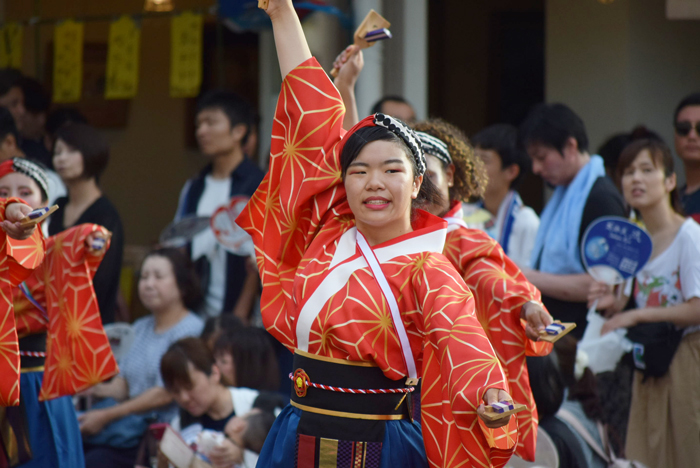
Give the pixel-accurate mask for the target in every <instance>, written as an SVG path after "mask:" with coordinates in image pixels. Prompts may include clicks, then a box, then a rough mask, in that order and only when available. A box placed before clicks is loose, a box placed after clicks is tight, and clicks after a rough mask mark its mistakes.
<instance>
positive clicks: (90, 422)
mask: <svg viewBox="0 0 700 468" xmlns="http://www.w3.org/2000/svg"><path fill="white" fill-rule="evenodd" d="M110 422H112V418H111V417H110V415H109V412H108V411H107V410H104V409H96V410H91V411H87V412H85V413H83V414H81V415H78V423H79V424H80V433H81V434H83V435H84V436H91V435H95V434H97V433H98V432H100V431H101V430H102V429H104V427H105V426H106V425H107V424H109V423H110Z"/></svg>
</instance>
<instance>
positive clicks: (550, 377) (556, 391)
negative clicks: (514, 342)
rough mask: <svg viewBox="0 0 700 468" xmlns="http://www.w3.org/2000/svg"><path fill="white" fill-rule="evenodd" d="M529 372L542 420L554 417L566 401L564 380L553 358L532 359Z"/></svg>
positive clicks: (528, 367) (528, 360)
mask: <svg viewBox="0 0 700 468" xmlns="http://www.w3.org/2000/svg"><path fill="white" fill-rule="evenodd" d="M526 360H527V371H528V373H529V374H530V388H532V395H533V396H534V397H535V404H536V405H537V412H538V413H539V416H540V419H544V418H546V417H548V416H554V415H555V414H557V411H559V407H560V406H561V404H562V402H563V401H564V390H565V388H566V385H564V379H563V378H562V376H561V373H560V372H559V369H557V365H556V364H555V363H554V360H553V359H552V357H551V356H542V357H530V356H528V357H527V358H526Z"/></svg>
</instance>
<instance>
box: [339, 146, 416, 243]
mask: <svg viewBox="0 0 700 468" xmlns="http://www.w3.org/2000/svg"><path fill="white" fill-rule="evenodd" d="M422 180H423V178H422V177H414V176H413V166H412V165H411V163H410V161H409V160H408V157H407V156H406V153H405V152H404V150H403V149H402V148H401V147H400V146H399V145H398V144H396V143H393V142H390V141H373V142H371V143H368V144H367V145H365V147H364V148H362V150H361V151H360V154H358V156H357V158H356V159H355V160H354V161H353V162H352V163H350V165H349V166H348V170H347V172H346V173H345V191H346V193H347V199H348V203H349V205H350V209H351V210H352V212H353V214H354V215H355V222H356V223H357V227H358V229H359V230H360V231H363V232H364V231H365V230H368V231H369V230H371V231H374V232H377V231H384V233H385V235H388V236H391V232H392V231H395V230H396V229H402V228H403V227H404V226H405V225H406V224H408V225H409V227H410V216H411V201H412V200H413V199H415V198H416V197H417V196H418V191H419V189H420V184H421V182H422ZM393 237H395V236H393ZM389 238H392V237H389Z"/></svg>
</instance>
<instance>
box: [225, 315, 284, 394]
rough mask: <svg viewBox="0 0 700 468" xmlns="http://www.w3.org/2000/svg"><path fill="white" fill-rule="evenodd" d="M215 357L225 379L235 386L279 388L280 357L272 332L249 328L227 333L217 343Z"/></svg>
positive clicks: (256, 388)
mask: <svg viewBox="0 0 700 468" xmlns="http://www.w3.org/2000/svg"><path fill="white" fill-rule="evenodd" d="M214 359H215V360H216V365H217V367H218V368H219V370H220V371H221V377H222V379H223V381H224V382H226V383H227V384H229V385H231V386H233V387H246V388H254V389H255V390H269V391H274V390H277V389H278V388H279V384H280V382H279V381H280V376H279V367H278V364H277V356H276V355H275V350H274V348H273V346H272V343H271V340H270V335H269V334H268V333H267V332H266V331H265V330H263V329H262V328H257V327H245V328H241V329H238V330H232V331H228V332H226V333H223V334H222V335H221V336H219V338H218V339H217V340H216V342H215V343H214Z"/></svg>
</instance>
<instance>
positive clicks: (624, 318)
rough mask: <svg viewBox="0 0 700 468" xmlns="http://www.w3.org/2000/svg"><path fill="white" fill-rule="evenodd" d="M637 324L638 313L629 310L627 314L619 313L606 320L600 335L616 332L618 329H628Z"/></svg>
mask: <svg viewBox="0 0 700 468" xmlns="http://www.w3.org/2000/svg"><path fill="white" fill-rule="evenodd" d="M638 323H639V311H638V310H630V311H627V312H622V313H619V314H617V315H615V316H613V317H612V318H610V319H608V320H607V321H606V322H605V323H604V324H603V328H601V330H600V334H601V336H602V335H605V334H606V333H608V332H611V331H613V330H617V329H618V328H629V327H633V326H635V325H637V324H638Z"/></svg>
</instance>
